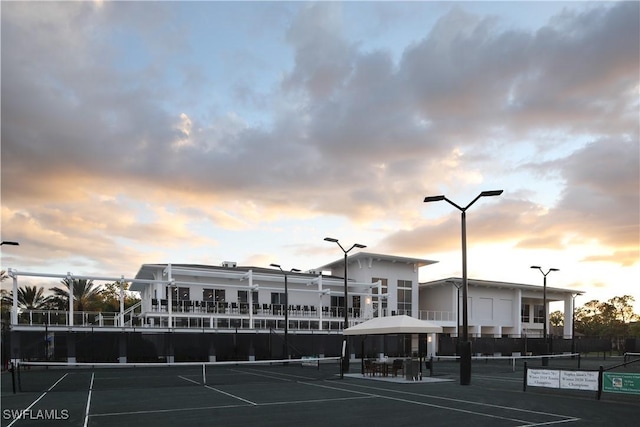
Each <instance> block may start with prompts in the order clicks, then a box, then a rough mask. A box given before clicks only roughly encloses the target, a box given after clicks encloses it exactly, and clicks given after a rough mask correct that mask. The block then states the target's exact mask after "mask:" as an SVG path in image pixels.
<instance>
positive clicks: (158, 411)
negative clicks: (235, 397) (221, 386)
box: [91, 404, 248, 418]
mask: <svg viewBox="0 0 640 427" xmlns="http://www.w3.org/2000/svg"><path fill="white" fill-rule="evenodd" d="M247 406H248V405H239V404H238V405H219V406H198V407H194V408H174V409H148V410H143V411H126V412H105V413H103V414H91V418H93V417H117V416H119V415H138V414H162V413H166V412H184V411H202V410H209V409H228V408H246V407H247Z"/></svg>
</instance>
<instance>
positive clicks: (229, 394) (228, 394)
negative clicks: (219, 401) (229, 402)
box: [205, 385, 258, 406]
mask: <svg viewBox="0 0 640 427" xmlns="http://www.w3.org/2000/svg"><path fill="white" fill-rule="evenodd" d="M205 387H206V388H208V389H209V390H213V391H217V392H218V393H222V394H224V395H225V396H229V397H233V398H234V399H238V400H241V401H243V402H247V403H248V404H250V405H253V406H258V404H257V403H255V402H252V401H250V400H247V399H243V398H241V397H240V396H236V395H233V394H231V393H227V392H226V391H222V390H218V389H217V388H215V387H211V386H208V385H206V386H205Z"/></svg>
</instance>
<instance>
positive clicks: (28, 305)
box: [2, 286, 49, 310]
mask: <svg viewBox="0 0 640 427" xmlns="http://www.w3.org/2000/svg"><path fill="white" fill-rule="evenodd" d="M48 302H49V297H45V296H44V288H43V287H42V286H41V287H39V288H38V287H36V286H23V287H20V288H19V289H18V308H21V309H23V310H40V309H45V308H46V306H47V304H48ZM2 304H3V305H5V304H6V305H7V306H9V307H11V306H12V305H13V292H9V293H8V294H7V295H4V296H3V297H2Z"/></svg>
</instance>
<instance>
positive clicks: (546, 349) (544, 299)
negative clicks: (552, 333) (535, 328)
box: [531, 265, 560, 366]
mask: <svg viewBox="0 0 640 427" xmlns="http://www.w3.org/2000/svg"><path fill="white" fill-rule="evenodd" d="M531 268H533V269H535V270H540V273H542V275H543V276H544V282H543V285H542V339H543V340H544V352H545V354H549V341H548V339H547V275H548V274H549V273H551V272H552V271H560V270H559V269H557V268H550V269H549V270H547V272H546V273H545V272H544V271H542V267H540V266H538V265H532V266H531ZM548 363H549V359H547V358H544V357H543V358H542V365H543V366H547V364H548Z"/></svg>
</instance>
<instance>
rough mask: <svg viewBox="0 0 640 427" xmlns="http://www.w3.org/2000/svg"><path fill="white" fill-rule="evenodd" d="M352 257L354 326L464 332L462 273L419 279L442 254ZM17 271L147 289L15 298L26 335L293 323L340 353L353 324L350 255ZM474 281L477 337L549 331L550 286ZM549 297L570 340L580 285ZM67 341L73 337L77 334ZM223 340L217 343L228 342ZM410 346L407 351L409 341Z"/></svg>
mask: <svg viewBox="0 0 640 427" xmlns="http://www.w3.org/2000/svg"><path fill="white" fill-rule="evenodd" d="M346 260H347V265H346V267H347V281H346V294H347V301H346V306H347V312H346V319H347V322H348V326H353V325H354V324H357V323H360V322H363V321H365V320H368V319H370V318H372V317H374V316H392V315H395V314H406V315H410V316H412V317H416V318H420V319H423V320H428V321H431V322H432V323H435V324H437V325H439V326H442V327H443V335H442V336H441V338H445V337H446V338H447V339H449V338H450V337H456V336H458V332H459V326H458V324H459V323H461V321H460V322H458V321H457V320H458V319H461V316H460V312H461V307H462V303H461V300H460V295H461V294H462V292H461V291H459V289H458V288H459V287H460V283H461V279H459V278H448V279H442V280H437V281H432V282H426V283H420V282H419V270H420V268H422V267H426V266H429V265H431V264H433V263H435V262H436V261H431V260H427V259H421V258H410V257H400V256H393V255H383V254H375V253H369V252H358V253H355V254H353V255H350V256H348V257H347V258H346ZM9 274H10V276H11V277H12V279H13V290H14V292H13V295H16V294H17V289H18V287H19V286H20V280H21V278H22V277H23V276H27V283H29V282H28V279H29V277H33V276H39V277H49V278H63V279H68V280H70V281H73V280H75V279H85V280H95V281H96V282H98V281H103V282H111V283H113V282H120V283H121V284H124V283H126V282H128V283H131V288H130V289H131V290H132V291H137V292H139V293H140V296H141V301H140V303H139V304H136V305H134V306H133V307H129V308H127V309H125V308H124V305H123V304H121V307H120V311H119V312H117V313H102V312H101V313H97V312H80V313H79V312H77V311H76V312H74V311H73V307H72V306H71V307H70V309H69V311H53V310H50V311H46V310H22V309H19V308H18V305H17V299H15V298H14V301H13V305H12V307H11V312H12V314H11V321H10V326H11V329H12V331H16V332H19V333H21V332H25V333H27V334H29V333H31V332H38V331H45V332H46V331H48V333H52V332H54V333H66V334H74V333H87V332H91V333H94V332H96V331H98V330H99V331H101V332H104V333H122V332H128V333H138V334H141V333H142V334H144V333H147V334H149V333H167V334H190V335H193V334H195V333H200V334H205V335H207V334H208V335H216V336H219V335H228V334H229V333H234V334H236V335H237V334H238V333H241V334H245V335H247V334H249V335H252V336H256V337H257V336H258V335H262V336H263V337H265V336H267V338H269V339H271V337H272V336H273V334H274V333H276V334H282V332H283V331H285V330H286V331H287V332H288V333H289V334H295V335H297V336H299V337H301V338H300V339H303V338H304V335H314V336H320V335H324V336H326V337H328V338H327V340H325V342H326V343H327V344H326V345H325V347H324V348H325V350H327V351H329V348H330V351H331V352H336V351H338V350H337V346H336V343H338V341H335V340H334V338H338V336H340V337H341V336H342V329H343V326H344V321H345V311H344V307H345V277H344V276H345V259H344V258H340V259H338V260H336V261H333V262H331V263H329V264H325V265H323V266H320V267H318V268H317V269H315V270H310V271H307V272H293V271H289V272H284V271H281V270H280V269H279V268H264V267H248V266H244V267H243V266H238V265H237V264H236V263H235V262H225V263H222V265H220V266H210V265H193V264H144V265H142V266H141V267H140V269H139V271H138V273H137V274H136V275H135V277H134V278H130V279H128V278H126V277H125V276H120V277H118V276H115V277H111V278H109V277H91V276H74V275H73V274H71V273H68V274H67V275H55V274H46V273H32V272H20V271H16V270H11V269H10V271H9ZM285 277H286V279H285ZM468 283H469V293H468V309H469V311H468V325H469V330H468V334H469V336H470V337H472V338H485V337H491V338H501V337H509V338H527V337H529V338H538V337H541V336H542V335H543V334H542V331H543V322H544V317H545V316H544V309H543V287H542V286H534V285H528V284H521V283H505V282H495V281H487V280H475V279H470V280H469V281H468ZM546 294H547V295H546V299H547V310H546V313H547V314H548V313H549V303H551V302H562V303H563V304H564V319H565V321H564V333H563V335H564V338H571V335H572V317H573V316H572V313H573V310H574V297H575V296H576V295H579V294H580V292H577V291H574V290H570V289H561V288H555V287H554V288H552V287H547V292H546ZM547 317H548V316H547ZM547 321H548V320H547ZM547 326H549V325H548V324H547ZM547 330H550V328H549V327H548V328H547ZM145 331H146V332H145ZM36 335H37V334H36ZM285 335H287V334H285ZM37 336H38V337H39V336H40V335H37ZM430 338H431V339H429V340H428V342H429V343H430V344H429V348H428V349H427V351H428V353H429V354H434V353H436V352H437V351H438V340H437V339H434V338H436V337H430ZM38 339H39V338H38ZM68 339H72V337H71V335H69V337H68ZM203 339H204V338H203ZM216 339H221V338H219V337H218V338H216ZM252 339H253V338H252ZM403 339H404V338H403ZM416 340H417V337H414V339H413V342H412V343H410V344H411V345H410V349H411V351H414V349H416V348H417V341H416ZM259 342H264V340H262V341H260V340H259V339H258V338H255V339H253V341H252V344H250V345H252V346H254V347H255V346H257V345H258V343H259ZM403 342H406V341H403ZM216 345H217V348H218V349H219V348H221V347H220V346H222V344H216ZM443 345H444V344H443ZM12 346H14V344H12ZM402 347H403V348H405V349H407V348H408V346H407V345H404V344H403V345H402ZM212 348H213V344H212ZM119 351H120V358H121V360H126V357H125V356H123V355H124V354H126V352H127V351H128V350H127V346H126V345H125V344H124V343H121V345H120V350H119ZM20 352H21V350H20V346H19V343H18V341H16V343H15V347H14V348H12V354H16V357H20V356H19V354H20ZM73 357H75V356H73ZM69 358H70V359H71V358H72V356H69Z"/></svg>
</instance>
